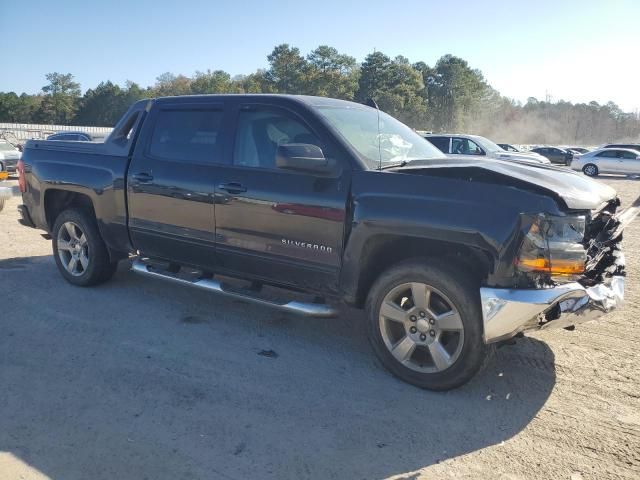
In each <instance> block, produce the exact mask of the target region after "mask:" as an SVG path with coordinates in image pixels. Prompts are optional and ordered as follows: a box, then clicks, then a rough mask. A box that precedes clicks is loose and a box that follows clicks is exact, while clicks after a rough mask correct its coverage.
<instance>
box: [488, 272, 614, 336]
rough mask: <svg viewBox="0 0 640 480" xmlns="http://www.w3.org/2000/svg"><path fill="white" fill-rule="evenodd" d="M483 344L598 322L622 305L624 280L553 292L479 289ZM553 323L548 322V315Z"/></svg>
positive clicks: (567, 286) (571, 285)
mask: <svg viewBox="0 0 640 480" xmlns="http://www.w3.org/2000/svg"><path fill="white" fill-rule="evenodd" d="M480 300H481V302H482V317H483V321H484V341H485V343H493V342H497V341H500V340H506V339H508V338H511V337H513V336H514V335H516V334H518V333H519V332H524V331H527V330H539V329H543V328H564V327H569V326H571V325H577V324H579V323H583V322H586V321H588V320H593V319H595V318H598V317H600V316H602V315H604V314H605V313H608V312H610V311H611V310H613V309H615V308H617V307H619V306H621V305H622V304H623V303H624V277H623V276H613V277H610V278H609V279H608V281H607V282H606V284H605V283H602V284H598V285H595V286H593V287H588V288H585V287H583V286H582V285H580V284H579V283H577V282H576V283H567V284H565V285H560V286H557V287H553V288H544V289H535V290H516V289H501V288H481V289H480ZM548 314H549V315H550V316H551V317H552V318H554V319H549V318H548V317H549V315H548Z"/></svg>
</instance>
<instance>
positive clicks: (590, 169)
mask: <svg viewBox="0 0 640 480" xmlns="http://www.w3.org/2000/svg"><path fill="white" fill-rule="evenodd" d="M582 173H584V174H585V175H586V176H587V177H597V176H598V167H596V166H595V165H594V164H593V163H588V164H586V165H585V166H584V167H582Z"/></svg>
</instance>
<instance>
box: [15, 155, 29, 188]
mask: <svg viewBox="0 0 640 480" xmlns="http://www.w3.org/2000/svg"><path fill="white" fill-rule="evenodd" d="M16 168H17V169H18V186H19V187H20V191H21V192H22V193H24V192H26V191H27V180H26V179H25V178H24V162H23V161H22V160H18V165H17V166H16Z"/></svg>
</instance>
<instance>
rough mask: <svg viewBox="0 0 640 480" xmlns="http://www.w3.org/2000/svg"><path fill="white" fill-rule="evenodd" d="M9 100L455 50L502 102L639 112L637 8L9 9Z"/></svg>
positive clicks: (292, 5)
mask: <svg viewBox="0 0 640 480" xmlns="http://www.w3.org/2000/svg"><path fill="white" fill-rule="evenodd" d="M0 32H2V38H3V39H4V42H3V44H4V48H3V53H2V65H3V67H4V68H3V69H2V71H1V75H0V91H17V92H23V91H26V92H28V93H35V92H37V91H39V90H40V88H41V87H42V86H43V85H44V84H45V83H46V81H45V78H44V75H45V74H46V73H48V72H53V71H58V72H61V73H67V72H70V73H73V74H74V75H75V77H76V79H77V80H78V81H79V82H80V83H81V85H82V88H83V90H84V89H87V88H90V87H94V86H95V85H97V84H98V83H99V82H100V81H101V80H111V81H114V82H116V83H120V84H122V83H124V81H125V80H127V79H130V80H133V81H135V82H138V83H140V84H141V85H143V86H147V85H151V84H153V83H154V81H155V78H156V77H157V76H158V75H160V74H161V73H163V72H166V71H170V72H173V73H176V74H177V73H183V74H185V75H191V74H193V73H194V72H195V71H196V70H206V69H212V70H213V69H222V70H226V71H228V72H229V73H231V74H232V75H235V74H240V73H250V72H252V71H254V70H255V69H256V68H258V67H266V66H267V59H266V57H267V55H268V54H269V53H270V52H271V50H272V48H273V47H274V46H275V45H276V44H279V43H289V44H292V45H294V46H297V47H298V48H300V50H301V51H302V52H303V53H304V54H306V53H308V52H309V51H310V50H312V49H313V48H315V47H316V46H318V45H321V44H328V45H331V46H334V47H336V48H337V49H338V50H340V51H341V52H343V53H347V54H350V55H352V56H354V57H356V59H357V60H358V61H361V60H362V59H363V58H364V57H365V56H366V55H367V54H368V53H370V52H372V51H373V50H374V49H376V50H380V51H382V52H384V53H386V54H388V55H390V56H395V55H404V56H406V57H408V58H409V59H410V60H411V61H412V62H415V61H418V60H422V61H424V62H426V63H428V64H430V65H432V64H434V63H435V61H436V60H437V59H438V58H439V57H440V56H442V55H444V54H446V53H452V54H454V55H458V56H461V57H463V58H464V59H466V60H467V61H469V63H470V64H471V65H472V66H473V67H474V68H479V69H480V70H482V72H483V73H484V75H485V77H486V78H487V80H488V81H489V82H490V83H491V85H493V86H494V87H495V88H497V89H498V90H499V91H500V92H501V93H502V94H504V95H507V96H510V97H512V98H516V99H518V100H526V98H527V97H529V96H535V97H537V98H539V99H543V98H545V95H546V94H547V93H548V94H549V95H551V97H552V99H553V100H558V99H565V100H570V101H574V102H576V101H578V102H583V101H590V100H596V101H598V102H606V101H607V100H613V101H615V102H616V103H618V104H619V105H621V106H622V107H623V108H624V109H625V110H628V111H634V110H638V109H640V92H639V88H638V85H640V61H638V58H639V57H638V52H639V51H640V48H639V47H640V0H619V1H616V0H610V1H607V2H605V1H596V0H582V1H562V0H556V1H547V0H539V1H536V2H532V1H518V0H513V1H497V0H485V1H471V0H468V1H459V0H444V1H432V0H421V1H414V0H408V1H403V2H401V1H389V0H386V1H379V0H370V1H355V0H354V1H349V0H341V1H336V0H323V1H315V2H310V1H303V0H298V1H295V0H290V1H280V0H263V1H253V0H244V1H241V0H236V1H221V0H219V1H215V0H211V1H191V0H183V1H180V2H177V1H165V0H155V1H151V0H140V1H136V0H131V1H128V2H127V1H123V2H119V1H109V0H103V1H101V2H87V1H86V0H84V1H72V0H59V1H57V2H52V1H50V0H47V1H30V2H27V1H24V2H18V1H15V0H0Z"/></svg>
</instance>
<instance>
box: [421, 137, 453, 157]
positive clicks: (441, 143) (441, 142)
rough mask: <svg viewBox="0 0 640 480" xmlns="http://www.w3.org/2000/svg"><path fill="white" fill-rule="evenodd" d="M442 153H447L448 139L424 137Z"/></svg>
mask: <svg viewBox="0 0 640 480" xmlns="http://www.w3.org/2000/svg"><path fill="white" fill-rule="evenodd" d="M426 138H427V140H429V141H430V142H431V143H432V144H433V145H434V146H435V147H436V148H437V149H438V150H440V151H441V152H442V153H449V137H426Z"/></svg>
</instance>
